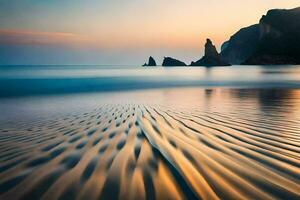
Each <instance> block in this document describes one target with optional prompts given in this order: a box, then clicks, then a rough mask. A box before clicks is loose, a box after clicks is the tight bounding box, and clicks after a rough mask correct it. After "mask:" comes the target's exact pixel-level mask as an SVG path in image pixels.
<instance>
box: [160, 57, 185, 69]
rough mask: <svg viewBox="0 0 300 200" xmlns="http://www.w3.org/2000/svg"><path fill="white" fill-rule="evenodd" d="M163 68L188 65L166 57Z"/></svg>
mask: <svg viewBox="0 0 300 200" xmlns="http://www.w3.org/2000/svg"><path fill="white" fill-rule="evenodd" d="M162 66H165V67H173V66H174V67H175V66H186V64H185V63H184V62H182V61H180V60H176V59H174V58H171V57H165V58H164V61H163V64H162Z"/></svg>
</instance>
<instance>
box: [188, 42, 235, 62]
mask: <svg viewBox="0 0 300 200" xmlns="http://www.w3.org/2000/svg"><path fill="white" fill-rule="evenodd" d="M228 65H229V64H228V63H226V62H224V61H223V60H222V58H221V56H220V54H219V53H218V52H217V49H216V47H215V46H214V45H213V43H212V42H211V40H210V39H207V40H206V44H205V55H204V56H203V57H202V58H201V59H200V60H198V61H196V62H192V63H191V66H208V67H210V66H228Z"/></svg>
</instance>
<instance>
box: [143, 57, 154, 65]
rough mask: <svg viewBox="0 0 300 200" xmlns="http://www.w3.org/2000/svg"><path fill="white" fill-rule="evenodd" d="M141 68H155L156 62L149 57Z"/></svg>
mask: <svg viewBox="0 0 300 200" xmlns="http://www.w3.org/2000/svg"><path fill="white" fill-rule="evenodd" d="M143 66H144V67H146V66H149V67H154V66H156V62H155V60H154V58H153V57H152V56H150V57H149V61H148V64H147V63H145V64H144V65H143Z"/></svg>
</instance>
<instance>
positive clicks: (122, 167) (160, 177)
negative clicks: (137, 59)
mask: <svg viewBox="0 0 300 200" xmlns="http://www.w3.org/2000/svg"><path fill="white" fill-rule="evenodd" d="M247 105H251V104H247ZM247 105H246V104H245V105H244V106H245V107H240V108H237V109H236V110H231V111H227V112H224V111H221V110H218V109H215V110H205V109H200V108H193V109H191V108H187V107H185V108H182V109H181V108H176V109H175V108H174V107H172V106H166V105H153V104H125V103H124V104H103V105H101V106H99V107H97V108H95V109H93V110H90V111H87V112H77V113H76V112H74V113H69V114H68V115H66V116H63V117H62V116H59V117H56V118H55V117H54V118H52V119H40V120H36V121H33V122H32V123H22V122H21V121H20V122H16V124H14V126H10V127H6V128H3V129H2V130H1V134H0V160H1V164H0V199H3V200H5V199H7V200H9V199H10V200H11V199H41V198H42V199H300V130H299V121H298V119H297V118H296V117H295V118H292V119H287V118H285V119H283V118H278V115H277V118H276V117H265V118H259V117H257V113H253V112H251V109H248V108H247ZM241 113H242V114H241Z"/></svg>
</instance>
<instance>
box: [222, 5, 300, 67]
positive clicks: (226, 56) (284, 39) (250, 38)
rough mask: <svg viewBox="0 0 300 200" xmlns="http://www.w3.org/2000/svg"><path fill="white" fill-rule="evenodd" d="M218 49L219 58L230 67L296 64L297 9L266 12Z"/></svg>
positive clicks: (299, 56)
mask: <svg viewBox="0 0 300 200" xmlns="http://www.w3.org/2000/svg"><path fill="white" fill-rule="evenodd" d="M222 46H223V48H222V52H221V57H222V58H223V60H225V61H226V62H229V63H231V64H255V65H261V64H264V65H268V64H300V7H298V8H295V9H290V10H282V9H274V10H270V11H268V13H267V14H266V15H265V16H263V17H262V18H261V19H260V21H259V24H256V25H252V26H249V27H246V28H243V29H241V30H240V31H238V32H237V33H236V34H234V35H233V36H232V37H231V38H230V40H229V41H227V42H226V43H224V44H223V45H222Z"/></svg>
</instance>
